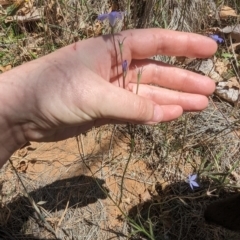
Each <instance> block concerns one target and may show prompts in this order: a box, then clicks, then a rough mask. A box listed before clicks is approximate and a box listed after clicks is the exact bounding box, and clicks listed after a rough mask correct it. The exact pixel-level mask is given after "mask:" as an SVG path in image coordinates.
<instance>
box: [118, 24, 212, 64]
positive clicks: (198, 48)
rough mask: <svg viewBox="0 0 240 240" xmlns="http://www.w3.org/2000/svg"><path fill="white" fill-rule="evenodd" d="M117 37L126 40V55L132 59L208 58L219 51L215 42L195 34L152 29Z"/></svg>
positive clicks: (133, 31) (123, 33) (125, 32)
mask: <svg viewBox="0 0 240 240" xmlns="http://www.w3.org/2000/svg"><path fill="white" fill-rule="evenodd" d="M117 35H118V36H119V35H120V36H121V37H122V38H123V39H125V40H124V43H123V44H124V45H123V47H124V55H125V54H127V55H128V54H130V57H131V58H132V59H144V58H149V57H151V56H154V55H167V56H186V57H197V58H206V57H209V56H211V55H213V54H214V53H215V52H216V50H217V44H216V42H215V41H214V40H212V39H211V38H209V37H205V36H202V35H199V34H195V33H186V32H178V31H172V30H165V29H157V28H152V29H138V30H127V31H123V32H121V33H119V34H117ZM128 56H129V55H128Z"/></svg>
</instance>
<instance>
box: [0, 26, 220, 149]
mask: <svg viewBox="0 0 240 240" xmlns="http://www.w3.org/2000/svg"><path fill="white" fill-rule="evenodd" d="M123 39H124V43H123V60H127V62H128V63H129V64H130V65H129V70H128V73H127V77H126V89H123V88H122V66H121V65H122V63H121V59H120V54H119V47H118V42H117V40H120V41H123ZM115 41H116V50H117V52H118V53H117V63H116V51H115V47H114V44H113V39H112V36H111V35H105V36H101V37H97V38H92V39H88V40H84V41H81V42H77V43H75V44H72V45H69V46H67V47H65V48H62V49H60V50H58V51H56V52H54V53H52V54H49V55H47V56H45V57H42V58H39V59H37V60H35V61H32V62H29V63H27V64H24V65H22V66H20V67H17V68H15V69H13V70H11V71H9V72H7V73H5V74H2V75H1V76H0V84H1V89H2V90H1V94H2V97H1V99H2V100H1V101H2V103H4V104H5V106H7V108H6V107H5V108H4V111H3V112H2V118H4V119H7V123H8V124H7V126H8V127H10V128H11V129H15V130H14V134H15V135H14V136H15V138H16V139H17V141H16V142H17V143H19V144H20V143H24V142H26V141H57V140H62V139H66V138H68V137H71V136H75V135H78V134H79V133H82V132H85V131H86V130H88V129H90V128H91V127H93V126H100V125H103V124H107V123H124V122H132V123H143V124H151V123H158V122H163V121H171V120H173V119H176V118H177V117H179V116H180V115H181V114H182V112H183V111H199V110H202V109H204V108H205V107H206V106H207V104H208V99H207V97H206V96H207V95H209V94H211V93H212V92H213V91H214V89H215V84H214V82H213V81H212V80H210V79H209V78H208V77H205V76H201V75H198V74H196V73H193V72H189V71H186V70H182V69H179V68H176V67H174V66H170V65H167V64H164V63H161V62H158V61H154V60H150V59H147V58H149V57H151V56H153V55H157V54H159V55H168V56H187V57H198V58H201V57H202V58H206V57H209V56H211V55H212V54H214V52H215V51H216V49H217V44H216V43H215V42H214V41H213V40H212V39H210V38H207V37H204V36H200V35H197V34H191V33H182V32H175V31H170V30H161V29H142V30H128V31H124V32H121V33H118V34H116V35H115ZM136 67H137V68H142V67H143V74H142V79H141V83H140V86H139V92H138V95H136V94H135V92H136V87H137V84H136V82H137V70H136ZM119 82H120V83H121V87H119ZM148 84H153V85H154V86H153V85H148ZM9 94H10V95H9ZM10 96H11V97H10ZM0 143H1V141H0Z"/></svg>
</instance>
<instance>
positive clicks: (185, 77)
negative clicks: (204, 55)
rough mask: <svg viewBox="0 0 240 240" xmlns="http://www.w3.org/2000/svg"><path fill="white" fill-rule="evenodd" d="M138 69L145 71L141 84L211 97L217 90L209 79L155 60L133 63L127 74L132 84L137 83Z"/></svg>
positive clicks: (135, 61)
mask: <svg viewBox="0 0 240 240" xmlns="http://www.w3.org/2000/svg"><path fill="white" fill-rule="evenodd" d="M136 69H143V72H142V77H141V83H144V84H150V83H152V84H157V85H159V86H162V87H166V88H171V89H175V90H178V91H183V92H191V93H198V94H204V95H210V94H212V93H213V92H214V90H215V83H214V81H213V80H211V79H210V78H209V77H206V76H202V75H200V74H197V73H194V72H191V71H188V70H184V69H180V68H177V67H174V66H171V65H169V64H165V63H161V62H158V61H154V60H134V61H132V63H131V66H130V68H129V71H128V74H127V78H128V79H129V81H130V82H137V74H138V71H137V70H136Z"/></svg>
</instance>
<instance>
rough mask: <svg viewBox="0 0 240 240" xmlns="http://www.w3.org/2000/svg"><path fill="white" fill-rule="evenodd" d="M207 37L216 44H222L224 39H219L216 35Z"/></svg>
mask: <svg viewBox="0 0 240 240" xmlns="http://www.w3.org/2000/svg"><path fill="white" fill-rule="evenodd" d="M209 37H210V38H211V39H213V40H214V41H215V42H217V43H223V42H224V39H223V38H221V37H219V36H218V35H216V34H213V35H209Z"/></svg>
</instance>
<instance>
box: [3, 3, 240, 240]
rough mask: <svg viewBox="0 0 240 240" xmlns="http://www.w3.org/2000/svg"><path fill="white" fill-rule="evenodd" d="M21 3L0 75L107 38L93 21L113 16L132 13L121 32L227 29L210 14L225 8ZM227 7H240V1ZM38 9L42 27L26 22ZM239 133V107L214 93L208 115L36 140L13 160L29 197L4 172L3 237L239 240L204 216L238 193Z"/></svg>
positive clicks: (8, 169) (8, 11)
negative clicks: (194, 181) (190, 180)
mask: <svg viewBox="0 0 240 240" xmlns="http://www.w3.org/2000/svg"><path fill="white" fill-rule="evenodd" d="M0 2H1V1H0ZM18 2H19V3H21V4H19V5H17V4H15V5H10V6H8V8H6V7H2V8H1V11H0V14H1V15H0V19H1V20H0V21H1V25H0V40H1V43H0V44H1V45H0V56H1V59H0V61H1V62H0V66H1V67H2V68H1V69H2V71H5V70H6V68H7V67H8V68H11V67H15V66H17V65H20V64H23V63H24V62H26V61H30V60H33V59H35V58H38V57H41V56H43V55H46V54H47V53H50V52H52V51H54V50H56V49H57V48H60V47H62V46H65V45H67V44H70V43H72V42H75V41H79V40H82V39H87V38H90V37H93V36H97V35H101V34H106V33H108V32H109V30H110V29H109V28H108V26H107V24H105V23H104V24H101V23H99V22H98V21H96V18H97V15H98V14H99V13H103V12H108V11H110V10H112V9H113V10H122V11H123V10H124V11H126V10H127V11H128V13H129V15H128V18H127V23H128V24H127V26H122V25H121V24H120V25H119V26H118V27H119V29H121V28H126V27H127V28H141V27H162V28H170V29H178V30H185V31H191V32H198V33H199V32H200V33H203V34H204V33H205V32H204V31H206V29H207V28H208V27H212V26H216V25H218V24H224V23H222V22H219V20H218V19H217V18H216V17H215V16H213V15H212V16H211V17H210V15H209V13H211V11H214V10H215V8H216V7H218V4H220V3H223V1H216V4H215V3H214V2H213V1H207V2H208V3H206V1H192V0H191V1H187V0H185V1H164V0H162V1H156V0H151V1H144V0H140V1H136V0H135V1H134V0H132V1H130V0H125V1H109V2H108V1H104V0H102V1H94V0H93V1H87V0H81V1H80V0H79V1H77V0H69V1H63V0H61V1H60V0H49V1H40V0H38V1H37V0H36V1H33V0H29V1H26V2H24V1H18ZM225 4H230V5H231V6H233V7H235V9H238V10H239V8H240V6H239V4H238V5H237V1H225ZM33 10H37V11H38V18H37V20H36V19H35V20H31V21H30V20H29V17H28V19H27V20H26V19H25V20H22V19H21V18H20V17H19V16H28V15H27V14H28V13H32V12H33ZM16 16H18V18H16ZM156 59H161V60H164V61H168V62H169V61H170V62H171V59H169V58H164V57H162V56H156ZM239 126H240V110H239V108H237V107H234V106H232V105H230V104H228V103H226V102H223V101H221V100H220V99H218V98H215V97H214V96H212V97H211V99H210V105H209V107H208V108H207V109H206V110H205V111H203V112H201V113H185V114H184V115H183V116H182V117H181V118H180V119H178V120H176V121H173V122H171V123H163V124H159V125H157V126H135V127H133V126H131V125H126V126H104V127H101V128H99V129H93V130H92V131H90V132H88V133H87V134H86V135H81V136H79V137H78V138H77V139H69V140H66V141H63V142H59V143H51V144H46V143H42V144H36V143H32V144H31V146H27V147H25V148H24V149H22V150H19V151H18V152H16V153H15V154H14V155H13V157H12V162H13V165H14V168H15V169H16V170H17V172H18V175H19V177H20V179H21V181H22V182H23V185H24V187H25V188H26V190H27V192H28V194H29V196H28V195H27V194H26V192H25V190H24V188H23V186H22V185H21V182H20V180H19V179H18V177H17V176H16V174H15V171H14V170H13V167H12V166H11V165H10V164H9V163H8V164H6V165H5V166H4V168H2V169H1V172H0V177H1V178H0V186H1V187H0V200H1V211H0V226H1V227H0V239H99V240H102V239H170V240H172V239H173V240H174V239H187V240H190V239H199V240H202V239H206V240H208V239H209V240H211V239H236V240H237V239H239V238H240V235H239V233H235V232H231V231H229V230H226V229H223V228H221V227H216V226H214V225H209V224H207V223H206V222H205V220H204V217H203V216H204V210H205V209H206V206H207V205H209V203H211V202H213V201H215V200H216V199H221V198H225V197H227V196H230V195H232V194H234V193H236V192H238V189H239V186H240V165H239V161H240V154H239V145H240V141H239V136H240V131H239ZM126 166H127V167H126ZM192 173H197V174H198V182H199V184H200V187H199V188H197V189H195V190H194V191H192V190H191V189H190V187H189V185H188V184H187V183H186V179H187V176H188V175H189V174H192ZM123 176H124V178H123ZM30 199H33V201H34V202H33V203H30V201H29V200H30ZM34 204H35V207H34ZM37 212H38V213H37Z"/></svg>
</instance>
